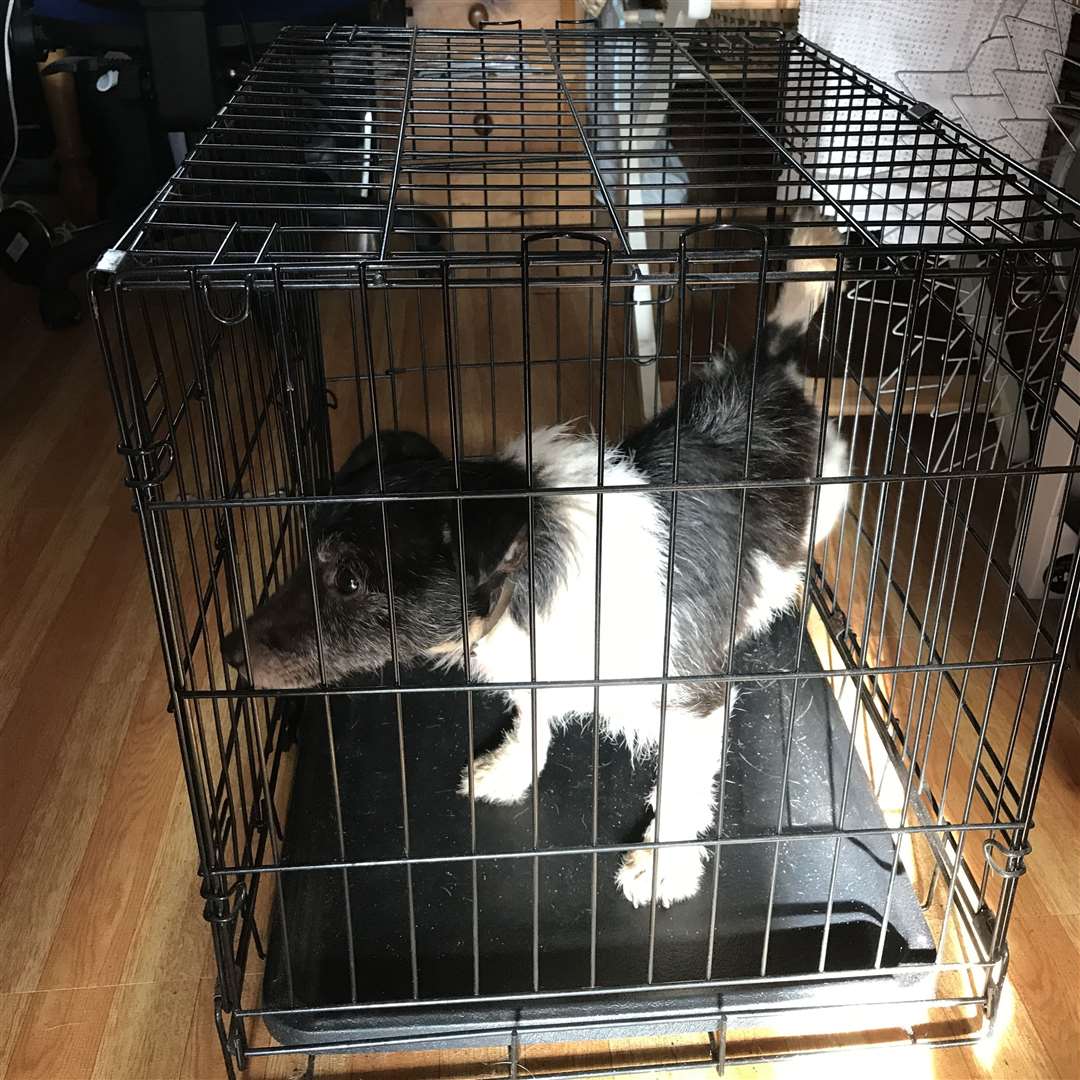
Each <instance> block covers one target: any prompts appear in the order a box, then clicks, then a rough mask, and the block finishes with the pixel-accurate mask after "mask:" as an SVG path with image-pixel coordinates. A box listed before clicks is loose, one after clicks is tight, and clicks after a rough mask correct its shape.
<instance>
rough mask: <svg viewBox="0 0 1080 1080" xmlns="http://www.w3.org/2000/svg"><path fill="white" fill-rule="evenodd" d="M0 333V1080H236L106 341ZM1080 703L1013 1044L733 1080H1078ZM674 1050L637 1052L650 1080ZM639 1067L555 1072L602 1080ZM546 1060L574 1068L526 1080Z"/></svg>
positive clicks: (29, 328)
mask: <svg viewBox="0 0 1080 1080" xmlns="http://www.w3.org/2000/svg"><path fill="white" fill-rule="evenodd" d="M0 319H2V321H3V327H4V330H3V339H4V346H3V358H2V360H0V552H2V559H0V626H2V627H3V632H2V633H0V1077H6V1078H7V1080H30V1078H41V1080H79V1078H84V1077H95V1078H100V1080H159V1078H160V1080H165V1078H185V1080H192V1078H205V1080H210V1078H216V1077H221V1076H223V1075H224V1069H223V1067H222V1064H221V1061H220V1056H219V1052H218V1046H217V1039H216V1036H215V1034H214V1025H213V1014H212V1006H211V996H212V989H213V979H212V962H211V957H210V951H209V937H208V934H207V930H206V925H205V924H204V922H203V919H202V904H201V901H200V898H199V896H198V889H197V880H196V876H195V862H194V854H193V850H194V849H193V842H192V836H191V824H190V820H189V817H188V810H187V802H186V796H185V791H184V785H183V780H182V777H181V773H180V762H179V756H178V753H177V749H176V744H175V737H174V732H173V727H172V723H171V721H170V719H169V716H168V715H167V713H166V712H165V710H164V702H165V687H164V682H163V678H162V674H161V665H160V661H159V656H158V646H157V639H156V634H155V631H154V626H153V620H152V613H151V607H150V598H149V595H148V589H147V584H146V577H145V572H144V569H143V560H142V552H141V550H140V545H139V540H138V536H137V531H136V527H135V520H134V518H133V517H132V515H131V513H130V510H129V503H130V498H129V495H128V493H127V492H126V491H125V489H124V488H123V486H122V485H121V483H120V475H121V462H120V459H119V458H118V457H117V455H116V452H115V442H116V433H115V429H114V422H113V417H112V414H111V408H110V406H109V403H108V401H107V399H106V393H105V382H104V376H103V372H102V367H101V362H100V360H99V357H98V353H97V347H96V344H95V339H94V335H93V331H92V328H91V327H90V326H89V325H84V326H83V327H81V328H79V329H76V330H72V331H69V332H64V333H51V334H50V333H46V332H44V331H43V330H42V329H41V328H40V326H39V323H38V319H37V313H36V310H35V305H34V303H33V297H32V296H31V295H30V294H28V293H26V292H23V291H21V290H16V289H14V288H13V287H10V286H7V285H6V284H5V285H3V286H2V288H0ZM1077 690H1078V685H1077V680H1076V678H1075V677H1074V676H1070V678H1069V681H1068V682H1067V685H1066V688H1065V693H1064V695H1063V706H1062V708H1061V710H1060V714H1059V716H1058V722H1057V727H1056V730H1055V733H1054V738H1053V743H1052V746H1051V753H1050V763H1049V767H1048V769H1047V773H1046V779H1045V782H1044V784H1043V790H1042V796H1041V798H1042V802H1043V805H1044V807H1046V808H1047V809H1046V811H1045V815H1044V816H1045V820H1046V821H1048V822H1051V821H1052V822H1054V823H1055V826H1056V828H1057V831H1058V834H1057V835H1051V834H1048V835H1043V834H1042V833H1040V832H1039V831H1036V833H1035V837H1034V844H1035V852H1034V855H1033V856H1032V857H1031V859H1030V863H1029V865H1030V872H1029V873H1028V875H1027V878H1026V879H1025V880H1024V881H1023V882H1022V884H1021V889H1020V900H1019V904H1018V909H1017V912H1016V917H1015V920H1014V923H1013V929H1012V936H1011V944H1012V964H1011V968H1010V987H1009V990H1008V992H1007V996H1006V999H1005V1002H1004V1005H1003V1009H1002V1021H1003V1022H1002V1023H1001V1024H1000V1027H999V1030H998V1032H997V1033H996V1035H995V1036H994V1037H992V1038H991V1039H990V1040H988V1041H985V1042H983V1043H981V1044H979V1045H978V1046H976V1047H972V1048H965V1049H959V1050H950V1051H942V1052H937V1053H934V1054H931V1053H930V1052H927V1051H923V1050H919V1049H915V1050H913V1049H909V1048H903V1049H896V1050H889V1049H886V1050H880V1049H879V1050H874V1051H865V1050H864V1051H855V1052H853V1053H852V1054H848V1055H846V1056H842V1057H839V1058H837V1057H833V1056H826V1057H822V1058H811V1059H801V1060H799V1061H794V1062H786V1063H779V1064H776V1065H759V1066H755V1067H750V1066H746V1067H737V1068H732V1069H731V1070H730V1072H731V1074H732V1075H735V1076H751V1075H752V1076H774V1075H775V1076H779V1077H788V1076H798V1077H810V1076H817V1075H822V1076H825V1075H828V1076H830V1077H833V1076H836V1075H840V1076H863V1075H868V1074H870V1073H873V1074H874V1075H875V1076H876V1077H881V1078H884V1077H886V1076H890V1077H891V1076H894V1075H895V1076H898V1077H899V1076H905V1077H911V1076H916V1077H921V1076H926V1077H931V1076H941V1077H1025V1078H1026V1077H1069V1078H1073V1077H1080V857H1078V855H1077V848H1078V843H1077V841H1078V836H1077V830H1075V828H1074V831H1073V833H1072V835H1064V833H1065V831H1066V830H1065V829H1062V828H1061V827H1060V826H1059V825H1057V823H1061V822H1072V823H1075V822H1080V709H1078V703H1077ZM671 1051H672V1047H671V1045H670V1044H665V1043H658V1044H654V1045H653V1046H651V1047H648V1048H644V1049H643V1050H642V1052H643V1053H646V1054H647V1055H648V1056H647V1058H646V1059H645V1060H648V1061H650V1062H655V1063H656V1064H657V1071H656V1072H655V1074H653V1075H655V1076H665V1075H667V1074H665V1073H664V1070H663V1067H662V1066H663V1062H664V1060H665V1055H666V1054H670V1053H671ZM626 1053H627V1046H626V1044H615V1043H612V1044H601V1045H599V1046H597V1045H592V1046H590V1047H589V1048H583V1047H570V1048H566V1049H565V1050H564V1051H562V1052H561V1054H560V1055H559V1059H560V1060H561V1061H562V1062H563V1063H564V1067H568V1066H569V1065H570V1064H574V1065H577V1066H584V1065H586V1064H592V1065H593V1067H595V1068H598V1069H601V1070H602V1069H603V1068H605V1067H610V1065H611V1063H612V1060H613V1055H619V1060H620V1061H622V1062H625V1061H626V1060H627V1058H626V1057H625V1056H624V1055H625V1054H626ZM543 1055H547V1058H548V1059H549V1060H554V1058H555V1056H556V1055H555V1054H554V1052H553V1051H550V1050H548V1051H543V1052H542V1053H538V1054H537V1055H536V1056H534V1057H532V1058H530V1059H527V1064H529V1065H531V1067H532V1068H533V1069H534V1070H536V1071H540V1070H541V1069H542V1068H543V1067H544V1064H543V1062H542V1060H541V1059H542V1057H543ZM498 1060H499V1059H498V1054H497V1052H494V1051H485V1052H477V1051H459V1052H447V1053H439V1054H432V1055H425V1056H416V1055H413V1056H400V1057H397V1058H392V1057H379V1058H336V1059H329V1060H324V1061H320V1063H319V1067H318V1073H317V1075H324V1074H331V1073H332V1074H334V1075H353V1076H357V1077H359V1076H364V1077H367V1078H375V1077H384V1078H389V1077H406V1076H407V1077H412V1078H415V1080H425V1078H434V1077H451V1076H454V1077H467V1076H474V1075H475V1076H501V1075H505V1071H504V1070H500V1069H498V1068H496V1066H495V1063H496V1062H497V1061H498ZM667 1060H670V1058H667ZM302 1067H303V1063H298V1062H297V1061H296V1060H295V1059H279V1060H276V1061H274V1062H273V1063H272V1065H270V1066H267V1065H266V1064H265V1063H262V1062H255V1063H253V1064H252V1066H251V1070H250V1075H252V1076H253V1077H271V1076H272V1077H288V1076H295V1075H298V1074H299V1073H300V1072H301V1071H302ZM525 1075H528V1074H527V1073H526V1074H525ZM672 1075H674V1074H672ZM679 1075H685V1074H679ZM695 1075H696V1074H695ZM701 1075H706V1074H705V1073H702V1074H701Z"/></svg>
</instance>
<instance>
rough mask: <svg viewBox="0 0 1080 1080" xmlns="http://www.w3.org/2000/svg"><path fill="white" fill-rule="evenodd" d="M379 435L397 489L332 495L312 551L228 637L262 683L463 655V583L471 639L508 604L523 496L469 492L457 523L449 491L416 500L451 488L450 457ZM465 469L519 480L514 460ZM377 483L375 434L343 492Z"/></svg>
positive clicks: (489, 486) (386, 471) (348, 471)
mask: <svg viewBox="0 0 1080 1080" xmlns="http://www.w3.org/2000/svg"><path fill="white" fill-rule="evenodd" d="M380 438H381V449H382V473H383V484H384V490H385V493H386V494H387V495H388V496H389V497H390V498H389V499H388V500H387V501H386V502H371V501H369V502H356V503H338V504H333V505H332V506H331V507H329V509H328V511H326V512H323V513H320V514H319V515H317V516H316V517H315V520H313V523H312V528H311V545H310V548H311V559H310V560H307V559H305V560H304V561H303V562H302V563H301V565H300V566H299V567H298V568H297V570H296V571H295V572H294V573H293V574H292V576H291V577H289V578H288V580H286V581H285V582H284V583H283V584H282V585H281V587H280V588H279V589H278V590H277V591H276V592H275V593H273V594H272V595H271V596H270V597H269V598H268V599H267V600H266V601H265V602H264V603H263V604H261V605H260V606H259V607H258V608H257V609H256V610H255V611H254V612H253V613H252V614H251V615H250V616H249V617H248V619H247V620H246V623H245V629H244V631H243V632H241V631H240V630H235V631H233V632H232V633H231V634H229V635H228V636H227V637H226V638H225V639H224V641H223V642H222V653H223V656H224V658H225V660H226V661H227V662H228V663H229V664H231V665H233V666H234V667H236V668H238V669H239V670H241V671H245V670H246V672H247V675H248V677H249V679H250V681H251V682H252V684H253V685H254V686H256V687H259V688H264V689H290V688H298V687H307V686H316V685H319V684H320V683H321V682H323V681H324V680H325V682H327V683H333V682H337V681H339V680H341V679H343V678H346V677H347V676H350V675H358V674H362V673H365V672H372V671H377V670H379V669H380V668H382V667H383V666H384V665H385V664H387V663H389V662H390V661H391V660H392V659H394V658H395V656H396V659H397V661H398V663H400V664H407V663H409V662H411V661H414V660H417V659H420V658H423V657H451V658H453V657H459V656H460V655H461V652H462V648H463V645H462V630H463V611H462V595H463V592H464V597H465V605H466V612H465V614H466V617H467V619H468V630H469V638H470V641H475V640H476V639H477V638H478V637H479V636H480V635H481V634H482V633H483V632H484V630H485V627H486V626H487V625H488V620H490V619H492V617H493V616H497V615H501V613H502V611H503V610H504V609H505V606H506V599H507V595H508V590H509V589H510V588H511V587H512V585H511V577H512V575H513V574H514V572H515V571H516V570H517V569H518V568H519V567H520V566H521V565H522V564H523V563H524V560H525V555H526V548H527V543H526V539H525V520H526V515H527V509H526V507H525V504H524V501H523V500H520V499H505V498H502V499H465V500H461V506H460V511H461V519H460V528H459V508H458V505H457V500H455V499H454V498H453V497H447V498H423V499H409V498H408V496H409V495H418V494H421V495H437V494H438V493H440V492H452V491H453V490H454V476H453V469H452V467H451V465H450V463H449V462H448V461H446V460H445V459H444V458H443V457H442V456H441V455H439V453H438V451H436V450H435V448H434V447H432V446H431V444H430V443H427V441H426V440H423V439H421V438H420V437H419V436H412V435H405V434H404V433H391V434H390V435H383V436H381V437H380ZM369 459H370V460H369ZM459 475H460V476H461V480H462V486H463V489H464V490H466V491H475V490H496V489H500V488H509V489H513V488H515V487H517V486H519V483H520V479H519V478H518V477H517V476H516V475H515V474H514V468H513V466H509V465H507V464H505V463H503V462H498V461H488V462H480V463H471V464H463V465H462V466H461V470H460V473H459ZM379 490H380V489H379V484H378V475H377V470H376V468H375V466H374V444H373V441H372V440H370V439H369V440H368V441H367V442H366V443H363V444H361V446H360V447H358V449H357V450H356V451H355V452H354V453H353V455H352V457H350V459H349V461H348V462H347V463H346V465H345V467H344V468H343V469H342V471H341V472H340V473H339V474H338V477H337V480H336V483H335V493H336V494H346V495H348V494H357V495H359V494H370V493H375V492H378V491H379ZM384 515H385V516H384ZM462 530H463V532H462ZM462 548H464V561H463V560H462ZM387 550H389V555H390V559H389V565H388V564H387ZM391 595H392V596H393V603H392V605H391ZM245 643H246V656H245ZM320 661H321V662H320Z"/></svg>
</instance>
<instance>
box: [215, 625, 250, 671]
mask: <svg viewBox="0 0 1080 1080" xmlns="http://www.w3.org/2000/svg"><path fill="white" fill-rule="evenodd" d="M221 657H222V659H223V660H224V661H225V663H226V664H228V665H229V666H230V667H234V668H242V667H243V666H244V636H243V634H241V633H240V631H239V630H234V631H233V632H232V633H231V634H226V635H225V637H223V638H222V639H221Z"/></svg>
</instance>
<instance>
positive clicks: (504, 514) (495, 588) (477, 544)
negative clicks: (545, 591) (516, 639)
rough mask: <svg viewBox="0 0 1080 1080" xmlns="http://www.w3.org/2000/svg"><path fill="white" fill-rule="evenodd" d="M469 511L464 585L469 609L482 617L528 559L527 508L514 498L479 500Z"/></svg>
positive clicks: (466, 519)
mask: <svg viewBox="0 0 1080 1080" xmlns="http://www.w3.org/2000/svg"><path fill="white" fill-rule="evenodd" d="M469 510H470V511H471V512H467V513H466V514H465V516H464V524H465V584H466V588H467V591H468V594H469V597H470V601H469V603H470V607H471V608H472V609H473V612H474V614H477V615H480V616H481V617H483V616H485V615H487V614H488V613H489V611H490V610H491V608H492V606H493V605H494V604H495V603H496V602H497V600H498V597H499V595H500V593H501V592H502V588H503V586H504V585H505V584H506V581H507V579H508V578H509V577H510V576H511V575H512V574H514V572H515V571H517V570H519V569H520V568H521V567H522V566H524V565H525V561H526V560H527V559H528V557H529V528H528V520H527V514H528V508H527V506H526V504H525V503H524V502H521V501H519V500H517V499H498V500H491V501H490V502H489V501H488V500H486V499H481V500H477V501H475V502H473V504H472V507H470V508H469Z"/></svg>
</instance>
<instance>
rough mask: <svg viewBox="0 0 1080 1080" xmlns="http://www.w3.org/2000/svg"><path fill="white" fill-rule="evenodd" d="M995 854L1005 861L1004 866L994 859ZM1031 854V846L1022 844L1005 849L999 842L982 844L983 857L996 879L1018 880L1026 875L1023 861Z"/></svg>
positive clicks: (993, 841) (992, 841) (990, 841)
mask: <svg viewBox="0 0 1080 1080" xmlns="http://www.w3.org/2000/svg"><path fill="white" fill-rule="evenodd" d="M995 853H997V854H998V855H1000V856H1001V857H1002V858H1004V860H1005V864H1004V866H1003V865H1001V864H1000V863H999V862H998V861H997V859H995V858H994V855H995ZM1030 854H1031V845H1030V844H1028V843H1026V842H1025V843H1023V844H1021V845H1020V846H1019V847H1007V846H1006V845H1005V844H1003V843H1002V842H1001V841H1000V840H994V839H990V840H987V841H986V842H985V843H984V844H983V855H984V856H985V857H986V861H987V863H988V864H989V866H990V869H991V870H993V871H994V873H995V874H997V875H998V877H1003V878H1006V879H1008V878H1018V877H1022V876H1023V875H1024V874H1026V873H1027V867H1026V866H1025V865H1024V859H1025V858H1026V857H1027V856H1028V855H1030Z"/></svg>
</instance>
